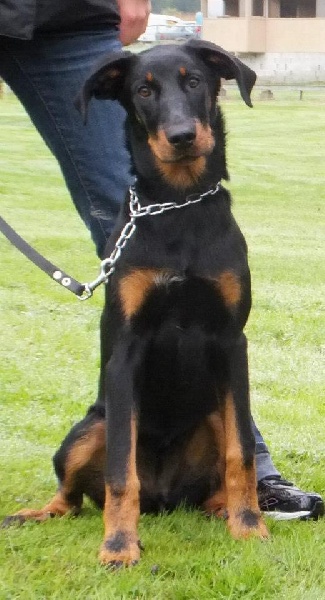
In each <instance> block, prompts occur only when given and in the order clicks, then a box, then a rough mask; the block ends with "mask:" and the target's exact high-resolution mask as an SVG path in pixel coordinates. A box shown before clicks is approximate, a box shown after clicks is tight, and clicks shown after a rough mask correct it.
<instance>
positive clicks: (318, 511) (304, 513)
mask: <svg viewBox="0 0 325 600" xmlns="http://www.w3.org/2000/svg"><path fill="white" fill-rule="evenodd" d="M263 515H265V516H267V517H271V519H274V521H294V520H300V521H309V520H310V519H313V520H314V521H317V520H318V519H319V517H322V516H323V515H324V503H323V501H322V500H319V501H318V502H315V505H314V506H313V509H312V510H298V511H296V512H284V511H277V510H273V511H263Z"/></svg>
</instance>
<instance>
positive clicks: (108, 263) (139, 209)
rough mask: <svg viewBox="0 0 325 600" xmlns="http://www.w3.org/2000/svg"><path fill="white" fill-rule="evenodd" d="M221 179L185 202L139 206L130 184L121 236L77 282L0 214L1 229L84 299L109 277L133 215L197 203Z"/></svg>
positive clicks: (131, 226)
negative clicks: (88, 277) (94, 271)
mask: <svg viewBox="0 0 325 600" xmlns="http://www.w3.org/2000/svg"><path fill="white" fill-rule="evenodd" d="M221 189H222V187H221V182H220V181H219V182H218V183H217V184H216V185H215V186H213V187H212V188H210V189H209V190H208V191H207V192H204V193H203V194H192V195H190V196H187V198H186V200H185V202H183V203H182V204H177V203H176V202H165V203H163V204H150V205H148V206H141V204H140V201H139V198H138V196H137V194H136V191H135V187H134V186H131V187H130V189H129V192H130V204H129V206H130V215H129V216H130V219H129V221H128V222H127V223H126V225H125V226H124V227H123V229H122V231H121V233H120V236H119V238H118V240H117V242H116V243H115V248H114V250H113V252H112V253H111V255H110V256H109V257H108V258H104V260H102V262H101V264H100V272H99V275H98V277H96V279H94V281H91V282H89V283H79V281H77V280H76V279H73V277H70V275H67V273H65V272H64V271H61V270H60V269H58V267H56V266H55V265H53V263H51V262H50V261H49V260H47V259H46V258H44V256H42V254H40V253H39V252H37V250H35V248H32V246H30V245H29V244H28V243H27V242H26V241H25V240H24V239H23V238H22V237H20V235H18V233H16V231H15V230H14V229H12V227H10V225H8V223H7V222H6V221H5V220H4V219H3V218H2V217H0V232H2V233H3V234H4V235H5V236H6V238H7V239H8V240H9V242H11V243H12V244H13V245H14V246H15V247H16V248H17V249H18V250H19V251H20V252H22V254H24V256H26V258H28V259H29V260H31V261H32V262H33V263H34V265H36V266H37V267H39V268H40V269H41V270H42V271H44V273H46V274H47V275H48V276H49V277H51V279H53V280H54V281H56V282H57V283H59V284H60V285H62V286H63V287H65V288H66V289H67V290H70V292H72V293H73V294H75V295H76V296H78V298H79V299H80V300H87V299H88V298H90V297H91V296H92V295H93V292H94V290H95V289H96V288H97V287H98V286H99V285H101V284H102V283H107V281H108V279H109V277H110V276H111V275H112V273H114V271H115V263H116V262H117V261H118V260H119V258H120V256H121V252H122V250H123V248H124V247H125V246H126V244H127V243H128V241H129V239H130V237H131V236H132V235H133V233H134V231H135V229H136V223H135V222H136V219H138V218H140V217H145V216H154V215H160V214H162V213H164V212H165V211H168V210H172V209H180V208H186V207H187V206H189V205H192V204H197V203H198V202H201V201H202V200H204V198H206V197H208V196H214V195H215V194H217V193H218V192H219V191H220V190H221Z"/></svg>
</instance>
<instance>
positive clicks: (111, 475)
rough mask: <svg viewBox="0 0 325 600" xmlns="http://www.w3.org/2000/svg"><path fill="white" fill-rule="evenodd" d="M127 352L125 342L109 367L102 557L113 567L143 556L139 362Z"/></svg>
mask: <svg viewBox="0 0 325 600" xmlns="http://www.w3.org/2000/svg"><path fill="white" fill-rule="evenodd" d="M126 354H127V352H126V348H125V347H124V346H123V344H121V345H120V347H119V348H117V349H116V350H115V351H114V353H113V355H112V358H111V360H110V362H109V365H108V368H107V402H106V422H107V433H106V435H107V438H106V448H107V456H106V469H105V507H104V526H105V537H104V542H103V545H102V547H101V550H100V555H99V557H100V561H101V562H102V563H103V564H105V565H108V566H112V567H120V566H123V565H125V566H127V565H134V564H136V563H137V562H138V560H139V558H140V542H139V539H138V533H137V525H138V520H139V513H140V509H139V488H140V485H139V479H138V476H137V469H136V443H137V440H136V438H137V419H136V411H135V398H134V369H135V365H134V364H132V360H131V359H130V357H127V356H126Z"/></svg>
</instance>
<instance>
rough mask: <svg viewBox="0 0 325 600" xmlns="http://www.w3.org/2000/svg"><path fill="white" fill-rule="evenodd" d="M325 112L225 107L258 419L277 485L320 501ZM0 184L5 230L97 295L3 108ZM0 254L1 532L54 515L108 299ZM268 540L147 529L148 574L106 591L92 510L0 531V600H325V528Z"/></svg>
mask: <svg viewBox="0 0 325 600" xmlns="http://www.w3.org/2000/svg"><path fill="white" fill-rule="evenodd" d="M232 95H233V96H234V92H233V91H231V93H230V96H231V98H232ZM324 101H325V97H324V93H321V92H317V91H312V92H308V93H307V92H306V94H304V100H303V102H299V101H298V98H297V94H295V95H293V94H290V93H289V92H287V93H286V94H283V93H282V92H281V91H279V92H276V94H275V100H274V101H272V102H259V101H258V92H256V93H255V108H254V110H249V109H248V108H247V107H246V106H245V105H244V104H243V103H241V102H239V101H238V100H237V94H236V99H235V96H234V97H233V98H232V99H231V100H230V101H229V100H227V101H225V102H224V112H225V113H226V118H227V129H228V130H229V134H228V149H229V152H228V154H229V168H230V173H231V176H232V178H231V184H230V188H231V190H232V192H233V196H234V212H235V214H236V217H237V219H238V221H239V223H240V225H241V228H242V230H243V232H244V234H245V236H246V238H247V241H248V244H249V249H250V264H251V269H252V279H253V296H254V306H253V311H252V314H251V317H250V320H249V324H248V326H247V335H248V338H249V342H250V346H249V347H250V371H251V389H252V406H253V412H254V415H255V417H256V420H257V423H258V425H259V426H260V428H261V429H262V431H263V433H264V435H265V437H266V439H267V441H268V443H269V446H270V448H271V450H272V455H273V458H274V461H275V463H276V465H277V466H278V468H280V469H281V470H282V472H283V474H284V475H285V476H286V477H287V478H289V479H293V480H294V481H295V482H296V483H297V484H299V485H300V486H301V487H303V488H305V489H314V490H316V491H318V492H319V493H322V494H324V493H325V469H324V456H325V438H324V417H325V403H324V394H323V390H324V387H323V383H324V381H323V372H322V369H323V368H324V361H322V351H324V347H322V344H323V343H324V329H325V327H324V282H325V260H324V243H323V240H324V164H325V151H324V130H325V111H324ZM0 172H1V177H0V193H1V213H2V215H3V217H4V218H6V219H7V220H8V221H9V222H10V223H11V224H12V226H13V227H15V228H17V230H18V231H19V232H20V233H21V234H22V235H23V236H25V237H26V238H27V239H28V240H29V241H30V242H31V243H32V244H33V245H35V247H36V248H37V249H39V250H40V251H41V252H43V253H44V254H45V255H46V257H47V258H49V259H50V260H52V261H53V262H55V263H56V264H58V265H59V266H60V267H62V268H63V269H65V270H66V271H68V272H69V273H71V274H72V275H73V276H75V277H77V278H79V279H80V280H82V281H84V280H88V279H92V278H93V277H94V276H95V275H96V274H97V268H98V261H97V259H96V256H95V252H94V249H93V246H92V243H91V242H90V240H89V236H88V232H87V231H86V229H85V228H84V226H83V224H82V222H81V221H80V220H79V218H78V216H77V215H76V212H75V211H74V209H73V207H72V205H71V201H70V199H69V196H68V194H67V192H66V190H65V187H64V184H63V182H62V179H61V175H60V173H59V170H58V167H57V165H56V163H55V161H54V160H53V158H52V157H51V155H50V153H49V152H48V151H47V149H46V148H45V147H44V145H43V143H42V142H41V141H40V139H39V137H38V136H37V134H36V133H35V131H34V129H33V127H32V126H31V125H30V123H29V121H28V119H27V117H26V116H25V114H24V113H23V111H22V109H21V108H20V106H19V105H18V103H17V102H16V101H15V100H14V99H13V98H12V96H10V95H8V96H6V97H5V99H3V100H1V101H0ZM0 252H1V270H0V327H1V333H2V336H1V348H0V372H1V373H0V381H1V384H0V385H1V409H0V410H1V412H0V439H1V455H0V473H1V475H0V489H1V501H0V517H1V518H2V517H4V516H5V515H7V514H9V513H12V512H13V511H16V510H18V509H19V508H21V507H26V506H33V507H37V506H41V505H42V504H43V503H44V502H45V501H46V500H47V499H48V498H49V496H50V495H51V494H52V492H53V490H54V489H55V478H54V475H53V471H52V467H51V456H52V454H53V452H54V451H55V449H56V448H57V446H58V444H59V442H60V441H61V439H62V438H63V436H64V435H65V433H66V432H67V431H68V429H69V427H70V425H71V424H72V423H73V422H75V421H76V420H78V419H79V418H80V417H81V416H83V414H84V412H85V409H86V407H87V406H88V404H89V403H90V402H92V401H93V400H94V399H95V395H96V384H97V375H98V362H99V360H98V359H99V357H98V319H99V315H100V311H101V305H102V290H99V291H97V293H96V295H95V297H94V298H93V299H92V300H90V301H88V302H86V303H81V302H78V301H77V300H76V299H75V298H74V297H73V296H72V295H71V294H69V293H68V292H67V291H65V290H63V289H62V288H60V287H59V286H57V284H55V283H53V282H51V281H50V279H49V278H47V277H46V276H45V275H43V274H42V273H41V271H39V270H38V269H36V268H35V267H34V266H33V265H32V264H31V263H29V262H28V261H27V260H26V259H24V258H23V257H22V256H21V255H20V254H19V253H18V252H17V251H16V250H15V249H14V248H13V247H11V246H10V244H9V243H8V242H7V241H6V240H5V239H4V238H3V237H0ZM268 524H269V527H270V529H271V533H272V539H271V540H270V541H268V542H266V543H261V542H259V541H254V540H253V541H249V542H235V541H233V540H232V539H231V538H230V537H229V535H228V533H227V531H226V529H225V526H224V524H223V523H222V522H218V521H214V520H208V519H205V518H203V517H202V515H200V514H199V513H198V512H189V513H187V512H185V511H183V510H181V509H179V510H178V511H177V512H175V513H174V514H172V515H169V516H167V515H161V516H159V517H157V518H152V517H149V516H143V517H141V522H140V534H141V538H142V541H143V543H144V545H145V552H144V553H143V558H142V561H141V563H140V564H139V565H138V566H137V567H136V568H134V569H132V570H123V571H120V572H117V573H114V574H112V573H109V572H107V571H106V570H105V569H103V568H101V567H100V566H99V565H98V564H97V550H98V547H99V544H100V541H101V537H102V520H101V514H100V513H99V512H98V511H97V510H96V509H95V508H93V507H92V506H91V504H89V503H88V504H87V503H86V505H85V509H84V512H83V516H82V518H79V519H72V518H64V519H62V520H61V521H60V520H56V519H54V520H51V521H49V522H47V523H44V524H42V525H35V524H31V523H29V524H27V525H25V526H24V527H22V528H12V529H8V530H2V531H0V600H9V599H10V600H13V599H15V600H16V599H23V600H41V599H53V600H56V599H57V600H70V599H71V600H77V599H79V598H80V599H83V600H84V599H86V600H88V599H89V600H97V599H98V600H104V599H105V600H111V599H112V600H113V599H114V600H124V599H129V598H134V599H138V600H210V599H211V600H212V599H215V598H216V599H220V600H221V599H231V600H238V599H247V600H248V599H253V598H254V599H258V600H264V599H265V600H266V599H272V600H274V599H275V600H278V599H279V600H281V599H285V598H290V599H292V600H322V599H324V598H325V586H324V579H323V576H324V575H323V574H324V552H325V520H322V521H320V522H318V523H300V522H299V523H293V522H291V523H273V522H270V521H269V523H268ZM153 566H157V568H154V569H152V567H153ZM152 570H153V572H152Z"/></svg>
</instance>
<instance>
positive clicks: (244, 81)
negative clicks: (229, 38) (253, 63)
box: [186, 40, 256, 106]
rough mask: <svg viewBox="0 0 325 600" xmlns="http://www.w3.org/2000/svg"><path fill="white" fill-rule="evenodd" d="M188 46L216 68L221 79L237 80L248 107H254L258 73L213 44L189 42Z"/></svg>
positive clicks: (201, 41)
mask: <svg viewBox="0 0 325 600" xmlns="http://www.w3.org/2000/svg"><path fill="white" fill-rule="evenodd" d="M186 46H187V47H188V48H191V49H193V50H195V51H196V52H198V54H199V55H200V56H201V58H202V60H204V62H205V63H206V64H207V65H209V66H211V67H215V69H216V71H217V73H218V75H219V77H223V78H224V79H236V81H237V85H238V87H239V90H240V93H241V97H242V98H243V100H244V101H245V102H246V104H247V105H248V106H252V102H251V99H250V94H251V91H252V88H253V86H254V83H255V81H256V73H255V72H254V71H252V69H250V68H249V67H247V66H246V65H244V63H242V62H241V61H240V60H239V59H238V58H236V57H235V56H233V55H232V54H230V53H229V52H227V51H226V50H224V49H223V48H221V47H220V46H216V44H213V43H212V42H206V41H204V40H189V41H188V42H186Z"/></svg>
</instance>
